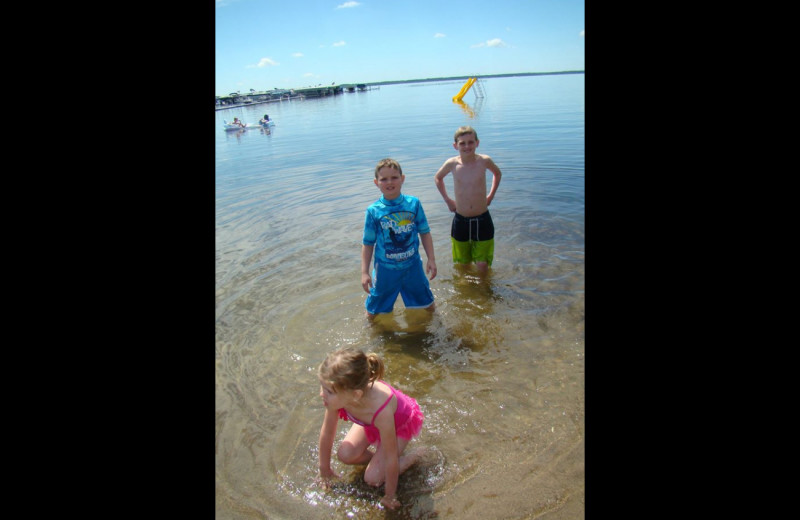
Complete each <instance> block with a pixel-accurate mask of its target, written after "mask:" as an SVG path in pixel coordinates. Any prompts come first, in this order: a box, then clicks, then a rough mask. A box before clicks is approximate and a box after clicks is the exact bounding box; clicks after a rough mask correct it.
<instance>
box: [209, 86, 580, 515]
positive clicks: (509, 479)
mask: <svg viewBox="0 0 800 520" xmlns="http://www.w3.org/2000/svg"><path fill="white" fill-rule="evenodd" d="M462 84H463V82H462V81H455V82H453V81H446V82H438V83H411V84H399V85H388V86H381V87H380V88H377V89H372V90H367V91H363V92H353V93H344V94H340V95H336V96H329V97H326V98H320V99H305V100H291V101H281V102H275V103H267V104H259V105H252V106H247V107H241V108H232V109H227V110H219V111H217V112H216V114H215V118H216V124H215V128H216V130H215V132H216V135H215V162H216V167H215V170H216V173H215V174H216V210H215V211H216V224H215V230H216V231H215V233H216V278H215V280H216V282H215V284H216V321H215V335H216V354H215V359H216V405H215V410H216V430H215V431H216V433H215V460H216V463H215V466H216V518H217V519H248V518H254V519H255V518H270V519H272V518H275V519H284V518H285V519H297V518H303V519H316V518H319V519H323V518H325V519H328V518H364V519H371V518H415V519H419V518H453V519H463V518H484V519H491V518H564V519H566V518H569V519H574V518H581V517H583V516H584V514H585V507H584V500H585V493H584V481H585V471H584V426H585V423H584V416H585V413H584V412H585V408H584V407H585V399H584V351H585V348H584V282H585V280H584V274H585V273H584V75H583V74H569V75H547V76H529V77H511V78H491V79H488V80H481V81H480V82H479V86H480V89H478V88H473V89H471V90H470V91H469V92H468V93H467V95H466V96H465V97H464V100H463V101H464V103H462V104H458V103H454V102H453V101H452V100H451V98H452V96H454V95H455V94H456V93H458V91H459V89H460V88H461V85H462ZM264 113H268V114H269V115H270V117H271V118H272V119H273V120H274V121H275V126H273V127H271V128H270V129H269V130H264V129H260V128H253V129H247V130H243V131H235V132H226V131H225V130H224V129H223V120H227V121H230V120H232V119H233V117H234V116H236V117H239V118H240V119H242V120H243V121H245V122H247V123H256V122H257V121H258V119H259V118H260V117H261V116H262V115H263V114H264ZM464 124H469V125H472V126H474V127H475V129H476V130H477V132H478V137H479V138H480V146H479V148H478V152H480V153H484V154H488V155H490V156H492V158H493V159H494V160H495V162H496V163H497V164H498V166H499V167H500V169H501V170H502V173H503V176H502V181H501V184H500V188H499V190H498V192H497V195H496V198H495V200H494V202H493V203H492V205H491V206H490V208H489V209H490V212H491V214H492V218H493V220H494V223H495V230H496V235H495V260H494V265H493V267H492V269H491V271H490V273H489V275H488V276H487V277H486V278H480V277H478V276H476V275H475V274H474V273H473V272H471V271H470V270H468V269H467V270H465V269H462V268H457V267H456V266H454V265H453V264H452V257H451V253H450V238H449V232H450V221H451V219H452V214H451V213H450V212H449V211H448V209H447V207H446V205H445V204H444V202H443V201H442V199H441V196H440V195H439V193H438V191H437V190H436V187H435V185H434V183H433V175H434V173H435V172H436V170H437V169H438V168H439V166H440V165H441V164H442V162H444V160H445V159H446V158H448V157H450V156H452V155H456V151H455V150H454V149H453V147H452V142H453V133H454V132H455V130H456V128H458V127H459V126H461V125H464ZM383 157H393V158H395V159H397V160H398V161H399V162H400V164H401V165H402V167H403V170H404V173H405V174H406V181H405V184H404V186H403V192H404V193H408V194H411V195H415V196H417V197H419V198H420V200H421V201H422V204H423V207H424V208H425V212H426V214H427V216H428V220H429V222H430V225H431V232H432V236H433V240H434V246H435V252H436V259H437V265H438V270H439V274H438V276H437V277H436V278H435V279H434V280H432V281H431V289H432V291H433V293H434V296H435V298H436V311H435V313H434V314H433V315H429V314H428V313H426V312H425V311H420V310H410V309H405V308H404V307H403V304H402V299H398V301H397V303H396V304H395V311H394V312H393V313H392V314H390V315H381V316H379V317H378V318H377V319H376V321H375V323H374V324H373V325H369V324H368V323H367V322H366V320H365V318H364V300H365V298H366V293H364V292H363V290H362V289H361V285H360V250H361V249H360V248H361V231H362V225H363V219H364V211H365V209H366V207H367V206H368V205H369V204H370V203H371V202H373V201H374V200H376V199H377V198H378V197H379V196H380V192H379V191H378V189H377V188H376V187H375V185H374V184H373V182H372V179H373V173H374V166H375V163H377V161H378V160H379V159H381V158H383ZM451 177H452V176H448V177H447V179H446V182H447V185H448V191H449V193H450V194H451V195H452V193H453V191H452V178H451ZM487 182H491V175H487ZM422 255H423V258H424V256H425V255H424V252H423V253H422ZM342 346H354V347H359V348H362V349H364V350H366V351H375V352H377V353H379V354H381V355H382V357H383V358H384V361H385V363H386V369H387V373H386V377H385V379H386V381H387V382H389V383H391V384H393V385H396V386H397V387H398V388H400V389H401V390H403V392H405V393H406V394H408V395H410V396H412V397H414V398H416V399H417V401H418V402H419V404H420V406H421V408H422V410H423V412H424V414H425V418H426V420H425V424H424V426H423V430H422V434H421V435H420V437H419V438H418V439H416V440H414V441H413V442H412V443H411V444H410V447H414V446H423V447H425V448H427V454H426V456H425V457H424V458H423V459H422V460H420V461H419V462H418V463H417V464H416V465H414V466H413V467H412V468H411V469H409V470H408V471H407V472H406V473H403V474H402V475H401V476H400V481H399V487H398V497H399V499H400V501H401V502H402V503H403V507H401V508H400V509H399V510H397V511H393V512H387V511H385V510H383V509H381V508H380V507H379V506H377V503H378V500H379V498H380V496H381V491H380V490H379V489H378V490H376V489H373V488H371V487H369V486H367V485H365V484H364V482H363V478H362V476H363V467H362V468H359V467H349V466H345V465H343V464H341V463H339V462H338V461H334V463H333V467H334V469H335V470H336V471H338V472H339V473H340V474H342V475H343V479H342V481H341V482H340V483H338V484H337V486H336V487H335V488H334V489H333V490H331V491H323V490H321V489H319V488H318V487H317V486H316V485H315V484H314V478H315V477H316V475H317V465H318V461H317V440H318V435H319V428H320V426H321V422H322V415H323V409H322V402H321V399H320V397H319V385H318V382H317V377H316V368H317V366H318V365H319V363H320V362H321V361H322V360H323V358H324V356H325V354H326V353H327V352H328V351H330V350H333V349H335V348H338V347H342ZM349 426H350V423H347V422H344V421H340V423H339V435H338V437H337V440H336V442H335V443H334V450H335V448H336V446H338V443H339V441H341V439H342V437H343V435H344V433H345V432H346V431H347V429H348V428H349Z"/></svg>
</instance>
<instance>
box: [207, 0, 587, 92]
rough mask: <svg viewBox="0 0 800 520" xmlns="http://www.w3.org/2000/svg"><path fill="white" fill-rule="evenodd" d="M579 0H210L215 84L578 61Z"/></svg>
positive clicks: (356, 78)
mask: <svg viewBox="0 0 800 520" xmlns="http://www.w3.org/2000/svg"><path fill="white" fill-rule="evenodd" d="M584 2H585V0H356V1H347V0H216V8H215V11H216V12H215V25H216V28H215V53H214V59H215V75H216V85H215V93H216V94H217V95H225V94H228V93H230V92H236V91H241V92H249V91H250V89H255V90H259V91H260V90H270V89H273V88H281V89H283V88H286V89H288V88H303V87H308V86H312V85H330V84H331V83H336V84H342V83H371V82H376V81H392V80H406V79H422V78H429V77H447V76H470V75H484V74H505V73H515V72H558V71H564V70H584V69H585V63H584V41H585V27H584V25H585V21H584V19H585V9H584Z"/></svg>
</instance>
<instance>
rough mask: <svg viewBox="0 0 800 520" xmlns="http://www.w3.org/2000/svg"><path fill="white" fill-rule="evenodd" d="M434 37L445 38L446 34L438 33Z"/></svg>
mask: <svg viewBox="0 0 800 520" xmlns="http://www.w3.org/2000/svg"><path fill="white" fill-rule="evenodd" d="M433 37H434V38H444V34H442V33H436V34H434V35H433Z"/></svg>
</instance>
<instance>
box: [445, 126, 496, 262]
mask: <svg viewBox="0 0 800 520" xmlns="http://www.w3.org/2000/svg"><path fill="white" fill-rule="evenodd" d="M479 144H480V141H479V140H478V133H477V132H476V131H475V129H474V128H472V127H471V126H462V127H460V128H459V129H458V130H456V133H455V136H454V138H453V148H455V149H456V150H458V155H457V156H455V157H451V158H449V159H447V160H446V161H445V162H444V164H443V165H442V166H441V168H439V171H437V172H436V175H434V177H433V181H434V183H435V184H436V188H437V189H438V190H439V193H440V194H441V195H442V198H443V199H444V202H445V204H447V208H448V209H449V210H450V211H452V212H453V213H454V214H455V215H454V216H453V223H452V225H451V228H450V241H451V242H452V248H453V262H455V263H456V264H461V265H470V264H472V263H474V264H475V266H476V267H477V269H478V272H479V273H481V274H485V273H486V272H487V271H488V269H489V267H491V265H492V260H493V258H494V223H493V222H492V216H491V215H490V214H489V204H491V203H492V200H494V195H495V193H497V187H498V186H499V185H500V176H501V173H500V168H498V167H497V165H496V164H495V163H494V161H493V160H492V158H491V157H489V156H488V155H481V154H479V153H476V152H475V150H476V149H477V148H478V145H479ZM486 170H489V171H490V172H491V173H492V187H491V188H490V189H489V193H488V194H487V193H486ZM448 173H452V174H453V190H454V192H455V200H453V199H451V198H450V197H448V196H447V188H445V184H444V178H445V177H446V176H447V174H448Z"/></svg>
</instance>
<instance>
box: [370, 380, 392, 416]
mask: <svg viewBox="0 0 800 520" xmlns="http://www.w3.org/2000/svg"><path fill="white" fill-rule="evenodd" d="M381 383H383V381H381ZM383 384H384V385H386V386H388V387H389V390H391V391H392V395H390V396H389V399H387V400H386V401H385V402H384V403H383V404H382V405H381V407H380V408H378V410H377V411H376V412H375V413H374V414H372V421H371V422H370V423H369V424H370V425H374V424H375V418H376V417H377V416H378V414H379V413H381V410H383V409H384V408H386V405H387V404H389V401H391V400H392V397H394V388H392V385H388V384H386V383H383Z"/></svg>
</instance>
